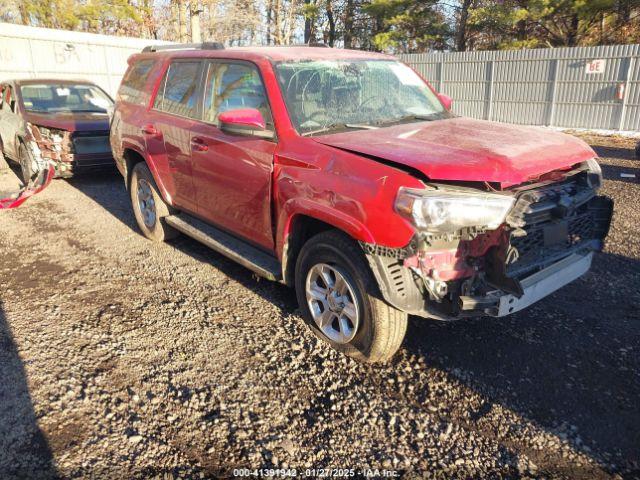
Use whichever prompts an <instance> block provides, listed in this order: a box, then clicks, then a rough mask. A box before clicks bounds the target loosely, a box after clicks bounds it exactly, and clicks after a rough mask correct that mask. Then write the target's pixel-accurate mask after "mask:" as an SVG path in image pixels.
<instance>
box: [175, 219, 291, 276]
mask: <svg viewBox="0 0 640 480" xmlns="http://www.w3.org/2000/svg"><path fill="white" fill-rule="evenodd" d="M164 220H165V222H167V224H169V225H171V226H172V227H173V228H175V229H176V230H180V231H181V232H182V233H184V234H185V235H188V236H190V237H191V238H193V239H194V240H197V241H198V242H200V243H203V244H204V245H206V246H207V247H209V248H211V249H212V250H215V251H216V252H218V253H221V254H222V255H224V256H225V257H228V258H230V259H231V260H233V261H235V262H238V263H239V264H240V265H242V266H244V267H246V268H248V269H249V270H252V271H253V272H255V273H257V274H258V275H260V276H261V277H264V278H267V279H269V280H274V281H280V280H281V279H282V268H281V266H280V262H279V261H278V260H277V259H276V258H275V257H272V256H271V255H269V254H268V253H265V252H263V251H262V250H259V249H258V248H256V247H254V246H253V245H250V244H249V243H247V242H245V241H243V240H240V239H239V238H236V237H234V236H232V235H229V234H228V233H225V232H223V231H222V230H220V229H218V228H216V227H214V226H212V225H209V224H208V223H205V222H203V221H202V220H199V219H197V218H195V217H192V216H191V215H187V214H186V213H180V214H177V215H170V216H168V217H165V218H164Z"/></svg>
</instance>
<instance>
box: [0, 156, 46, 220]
mask: <svg viewBox="0 0 640 480" xmlns="http://www.w3.org/2000/svg"><path fill="white" fill-rule="evenodd" d="M54 176H55V167H54V165H53V164H51V163H44V164H43V165H42V167H41V168H40V169H39V170H38V172H37V173H36V174H35V175H34V176H33V178H32V179H31V181H30V182H29V183H28V184H27V185H25V186H23V187H22V189H21V190H20V191H19V192H17V193H13V194H2V193H0V210H3V209H9V208H17V207H19V206H20V205H22V204H23V203H24V202H26V201H27V199H28V198H30V197H33V196H34V195H36V194H38V193H40V192H41V191H42V190H44V189H45V188H47V187H48V186H49V184H50V183H51V180H53V177H54Z"/></svg>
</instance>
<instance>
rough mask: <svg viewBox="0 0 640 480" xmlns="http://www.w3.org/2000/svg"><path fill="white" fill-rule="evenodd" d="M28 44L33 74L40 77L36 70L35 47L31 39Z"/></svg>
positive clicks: (28, 39)
mask: <svg viewBox="0 0 640 480" xmlns="http://www.w3.org/2000/svg"><path fill="white" fill-rule="evenodd" d="M27 43H28V45H29V58H30V59H31V72H32V73H33V77H34V78H35V77H37V76H38V70H37V69H36V62H35V60H34V58H33V47H32V46H31V39H30V38H27Z"/></svg>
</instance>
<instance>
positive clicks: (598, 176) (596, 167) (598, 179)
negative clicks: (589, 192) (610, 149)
mask: <svg viewBox="0 0 640 480" xmlns="http://www.w3.org/2000/svg"><path fill="white" fill-rule="evenodd" d="M587 166H588V167H589V174H588V175H589V176H588V178H589V185H590V186H591V187H593V188H599V187H600V185H602V168H601V167H600V164H599V163H598V160H596V159H595V158H590V159H589V160H587Z"/></svg>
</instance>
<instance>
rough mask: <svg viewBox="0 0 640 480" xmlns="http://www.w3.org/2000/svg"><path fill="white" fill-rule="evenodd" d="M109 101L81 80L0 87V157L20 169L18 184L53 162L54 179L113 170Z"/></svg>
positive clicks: (14, 82) (21, 82) (18, 82)
mask: <svg viewBox="0 0 640 480" xmlns="http://www.w3.org/2000/svg"><path fill="white" fill-rule="evenodd" d="M112 108H113V100H112V99H111V97H109V95H107V93H106V92H105V91H104V90H102V89H101V88H100V87H98V86H97V85H95V84H93V83H91V82H86V81H82V80H63V79H26V80H7V81H3V82H1V83H0V155H2V156H4V158H6V159H10V160H13V161H15V162H17V163H18V164H19V165H20V169H21V173H22V180H23V182H24V184H25V185H26V184H28V183H29V181H30V180H31V179H32V178H33V177H35V176H36V175H37V174H38V172H39V171H41V169H42V168H45V166H46V165H47V164H48V163H49V162H50V163H53V165H54V168H55V173H56V176H59V177H70V176H71V175H73V174H74V173H79V172H83V171H89V170H95V169H99V168H113V166H114V162H113V156H112V155H111V147H110V145H109V112H110V111H111V110H112Z"/></svg>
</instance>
